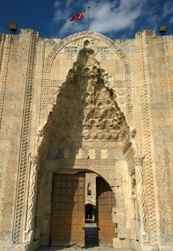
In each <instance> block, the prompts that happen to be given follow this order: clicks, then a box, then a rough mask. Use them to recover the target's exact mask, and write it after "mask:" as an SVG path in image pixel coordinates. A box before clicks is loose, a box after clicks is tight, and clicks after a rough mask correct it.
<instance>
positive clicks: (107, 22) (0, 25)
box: [0, 0, 173, 39]
mask: <svg viewBox="0 0 173 251" xmlns="http://www.w3.org/2000/svg"><path fill="white" fill-rule="evenodd" d="M88 6H90V9H89V15H86V17H85V18H84V19H83V20H82V21H80V22H70V21H69V17H70V16H72V15H74V14H76V13H78V12H80V11H81V10H87V9H88ZM11 20H15V21H16V22H17V24H18V27H19V28H32V29H34V30H37V31H39V32H40V34H41V36H43V37H65V36H67V35H70V34H72V33H74V32H80V31H84V30H87V29H89V30H91V31H96V32H101V33H103V34H105V35H107V36H109V37H112V38H120V39H125V38H131V37H134V34H135V33H136V32H137V31H141V30H143V29H146V28H147V29H154V30H158V28H159V26H161V25H166V26H167V27H168V34H172V33H173V0H95V1H94V0H0V32H7V31H8V29H7V24H8V23H9V22H10V21H11Z"/></svg>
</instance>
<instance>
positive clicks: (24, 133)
mask: <svg viewBox="0 0 173 251" xmlns="http://www.w3.org/2000/svg"><path fill="white" fill-rule="evenodd" d="M36 41H37V34H36V33H33V34H32V38H31V41H30V45H29V52H28V66H27V72H26V75H27V76H26V79H27V80H26V83H25V94H24V95H25V98H24V105H23V106H24V108H23V110H24V112H23V118H22V129H21V141H20V153H19V166H18V180H17V183H18V184H17V191H16V201H15V203H16V205H15V212H14V224H13V242H14V243H19V242H20V241H23V232H24V224H23V222H24V221H25V219H24V215H25V212H24V211H25V189H26V187H27V184H26V183H27V182H26V181H27V175H28V164H29V163H28V154H29V151H28V150H29V147H30V126H31V118H32V116H31V112H32V110H31V109H32V107H31V105H32V96H33V93H32V91H33V86H32V84H33V81H32V80H33V71H34V60H35V50H36Z"/></svg>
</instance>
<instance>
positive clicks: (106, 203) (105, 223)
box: [96, 178, 115, 247]
mask: <svg viewBox="0 0 173 251" xmlns="http://www.w3.org/2000/svg"><path fill="white" fill-rule="evenodd" d="M96 182H97V183H96V188H97V224H98V228H99V243H100V245H104V246H109V247H112V246H113V238H114V236H115V226H114V224H113V222H112V207H113V206H114V205H115V201H114V195H113V192H112V190H111V188H110V186H109V185H108V184H107V183H106V182H105V181H104V180H103V179H102V178H97V181H96Z"/></svg>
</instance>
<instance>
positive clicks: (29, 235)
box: [24, 157, 38, 243]
mask: <svg viewBox="0 0 173 251" xmlns="http://www.w3.org/2000/svg"><path fill="white" fill-rule="evenodd" d="M37 173H38V161H37V158H36V157H31V160H30V175H29V186H28V190H29V194H28V203H27V217H26V225H25V238H24V239H25V242H27V243H31V242H32V241H33V238H34V217H35V205H36V193H37Z"/></svg>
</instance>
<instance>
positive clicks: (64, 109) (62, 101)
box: [39, 40, 129, 158]
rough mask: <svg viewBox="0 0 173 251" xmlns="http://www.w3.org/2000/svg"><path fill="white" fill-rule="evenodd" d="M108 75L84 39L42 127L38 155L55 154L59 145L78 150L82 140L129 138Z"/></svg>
mask: <svg viewBox="0 0 173 251" xmlns="http://www.w3.org/2000/svg"><path fill="white" fill-rule="evenodd" d="M107 75H108V74H107V73H106V71H105V70H104V69H102V68H101V66H100V63H99V62H98V61H97V59H96V58H95V52H94V50H93V49H91V48H89V41H88V40H86V41H85V42H84V47H83V48H82V49H81V50H80V52H79V54H78V57H77V61H76V62H74V64H73V68H72V69H70V70H69V72H68V75H67V78H66V81H65V82H64V83H63V84H62V87H61V88H60V91H59V93H58V95H57V101H56V104H55V105H54V107H53V110H52V111H51V112H50V114H49V117H48V121H47V123H46V125H45V127H44V129H43V135H44V137H43V142H42V144H41V147H40V149H39V151H40V157H41V156H42V157H43V156H44V157H43V158H47V157H45V156H55V155H56V154H52V153H53V152H54V153H55V152H56V149H57V146H58V145H61V147H62V148H63V149H65V148H67V146H68V145H69V144H72V145H75V146H74V148H75V151H74V152H78V150H79V149H78V147H79V148H80V143H79V142H82V141H83V140H85V141H87V140H104V141H114V142H117V141H119V142H127V141H128V140H129V127H128V125H127V122H126V119H125V116H124V114H123V113H122V112H121V110H120V108H119V106H118V104H117V102H116V95H115V93H114V91H113V90H112V89H111V88H109V87H108V86H107V84H106V83H107ZM75 142H78V143H75ZM50 152H51V153H50ZM42 157H41V158H42Z"/></svg>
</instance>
